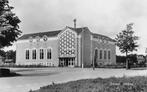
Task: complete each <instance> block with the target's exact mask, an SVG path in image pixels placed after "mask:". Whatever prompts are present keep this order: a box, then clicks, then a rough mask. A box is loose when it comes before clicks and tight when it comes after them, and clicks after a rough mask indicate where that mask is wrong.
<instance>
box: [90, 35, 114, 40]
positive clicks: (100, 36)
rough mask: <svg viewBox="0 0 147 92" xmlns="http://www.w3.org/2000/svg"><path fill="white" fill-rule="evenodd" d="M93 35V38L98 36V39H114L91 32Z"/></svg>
mask: <svg viewBox="0 0 147 92" xmlns="http://www.w3.org/2000/svg"><path fill="white" fill-rule="evenodd" d="M92 35H93V37H94V38H99V39H106V40H108V41H112V42H115V40H114V39H112V38H110V37H108V36H105V35H101V34H96V33H92Z"/></svg>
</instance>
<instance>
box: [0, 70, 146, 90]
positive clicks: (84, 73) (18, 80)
mask: <svg viewBox="0 0 147 92" xmlns="http://www.w3.org/2000/svg"><path fill="white" fill-rule="evenodd" d="M11 70H13V71H16V72H17V73H20V74H22V75H23V76H18V77H7V78H0V92H28V91H29V90H30V89H39V87H42V86H45V85H48V84H51V83H52V82H55V83H61V82H67V81H73V80H79V79H86V78H97V77H102V78H107V77H112V76H116V77H122V76H147V70H141V69H140V70H125V69H102V68H98V69H95V70H92V68H84V69H81V68H37V69H34V68H32V69H24V68H21V69H20V68H19V69H18V68H12V69H11Z"/></svg>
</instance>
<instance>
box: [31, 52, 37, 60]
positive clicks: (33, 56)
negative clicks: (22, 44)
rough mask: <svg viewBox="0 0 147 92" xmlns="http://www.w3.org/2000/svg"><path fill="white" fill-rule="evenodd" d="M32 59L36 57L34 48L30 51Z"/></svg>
mask: <svg viewBox="0 0 147 92" xmlns="http://www.w3.org/2000/svg"><path fill="white" fill-rule="evenodd" d="M32 59H36V50H33V51H32Z"/></svg>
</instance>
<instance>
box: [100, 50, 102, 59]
mask: <svg viewBox="0 0 147 92" xmlns="http://www.w3.org/2000/svg"><path fill="white" fill-rule="evenodd" d="M100 59H102V50H100Z"/></svg>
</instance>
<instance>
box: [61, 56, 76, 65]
mask: <svg viewBox="0 0 147 92" xmlns="http://www.w3.org/2000/svg"><path fill="white" fill-rule="evenodd" d="M59 66H61V67H74V66H75V57H62V58H59Z"/></svg>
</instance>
